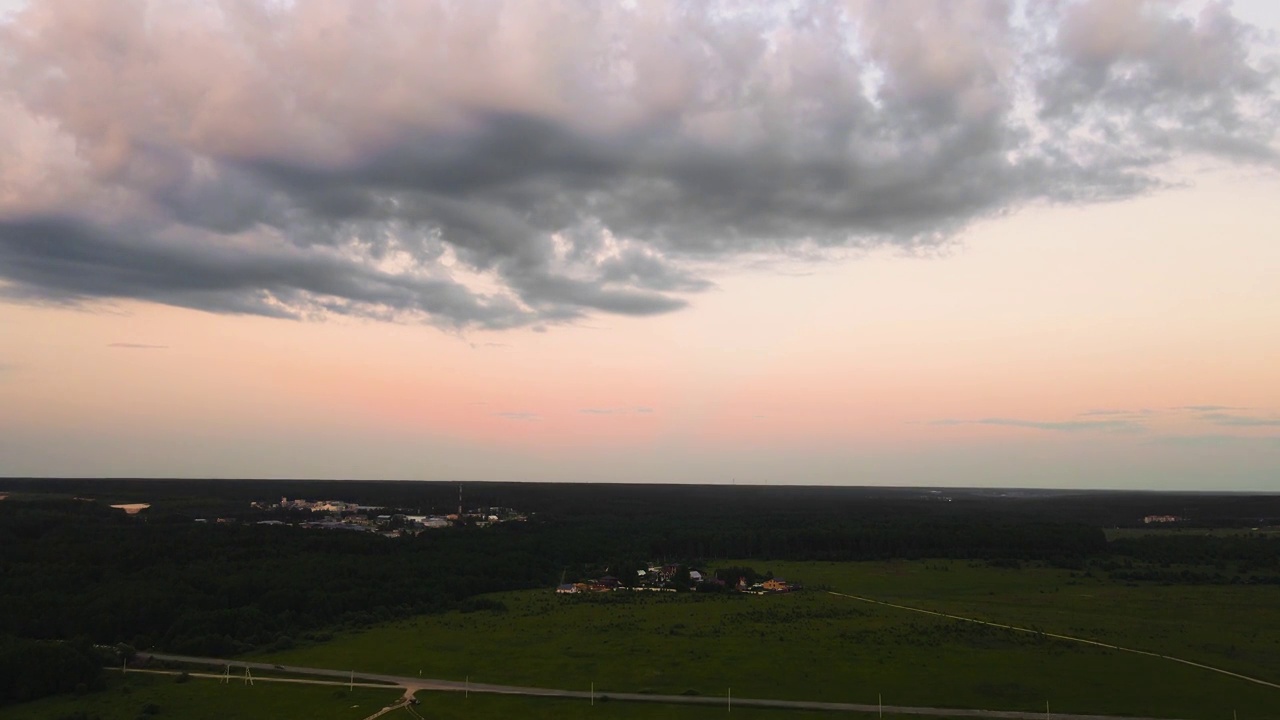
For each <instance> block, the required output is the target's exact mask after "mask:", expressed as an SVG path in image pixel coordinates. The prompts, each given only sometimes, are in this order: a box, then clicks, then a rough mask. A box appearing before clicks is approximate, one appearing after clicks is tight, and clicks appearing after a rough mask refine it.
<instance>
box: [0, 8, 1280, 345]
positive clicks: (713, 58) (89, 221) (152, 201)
mask: <svg viewBox="0 0 1280 720" xmlns="http://www.w3.org/2000/svg"><path fill="white" fill-rule="evenodd" d="M1029 5H1030V7H1031V10H1030V11H1029V12H1030V14H1029V15H1025V16H1024V15H1023V14H1021V13H1020V11H1018V10H1016V9H1015V6H1014V4H1012V3H1009V2H1004V1H1002V0H990V1H987V0H954V1H948V2H944V1H942V0H938V1H936V2H934V1H922V2H917V3H896V2H895V3H879V2H870V3H864V2H850V3H847V4H842V3H836V2H818V3H806V4H803V5H801V6H799V7H798V8H797V7H793V6H792V5H791V4H782V3H779V4H773V5H768V4H766V5H752V6H750V9H743V8H744V7H746V6H741V5H739V4H736V3H715V2H708V3H689V4H676V5H671V6H658V5H647V4H643V3H641V4H639V6H638V7H637V8H634V9H628V8H623V7H621V4H614V3H603V4H589V3H587V4H584V3H575V2H563V3H560V2H553V1H550V0H548V1H547V2H536V3H535V2H505V3H504V2H493V3H462V2H448V1H446V0H439V1H437V2H404V3H396V2H387V3H378V4H369V3H364V2H354V0H353V1H352V2H349V3H343V2H331V3H295V4H280V3H264V4H261V5H259V4H255V3H254V2H238V3H230V2H228V3H171V2H166V3H159V2H156V3H148V2H143V1H141V0H138V1H136V2H123V3H122V2H117V1H115V0H110V1H108V0H92V1H90V0H85V2H77V3H60V2H33V3H32V5H31V7H30V8H29V9H28V10H25V11H23V12H21V13H19V14H18V15H17V16H16V19H14V20H13V21H12V22H11V24H9V25H8V26H4V27H0V46H2V47H4V48H5V50H4V51H3V53H0V137H2V138H4V139H0V292H2V293H3V294H4V296H6V297H8V298H11V299H17V300H28V301H41V302H71V303H75V302H86V301H98V300H108V299H115V298H133V299H141V300H147V301H153V302H160V303H166V304H171V305H179V306H184V307H192V308H199V309H203V310H208V311H213V312H227V313H253V314H259V315H268V316H276V317H289V318H300V317H324V316H326V315H329V314H350V315H360V316H367V317H376V318H387V319H392V318H397V319H398V318H416V319H421V320H423V321H426V322H431V323H433V324H436V325H439V326H442V327H450V328H471V327H479V328H493V329H502V328H511V327H520V326H531V327H544V326H545V325H547V324H554V323H559V322H568V321H573V320H575V319H578V318H582V317H584V316H588V315H592V314H596V313H616V314H625V315H654V314H660V313H666V312H671V311H674V310H678V309H680V308H681V307H684V306H685V304H686V303H687V296H688V295H689V294H692V293H697V292H700V291H704V290H706V289H708V288H710V287H711V286H712V280H711V279H710V278H711V277H713V276H714V272H715V268H716V266H717V265H718V264H721V263H723V262H725V261H729V260H733V259H734V258H737V257H745V256H747V255H753V256H754V255H758V254H761V253H764V254H770V253H801V252H803V253H814V252H817V253H821V252H823V251H824V250H825V249H828V248H841V247H875V246H878V245H884V244H895V245H900V246H906V247H917V246H928V245H933V244H936V243H939V242H942V241H944V240H945V239H946V238H947V237H949V236H950V235H951V234H953V233H954V232H955V231H956V230H958V229H959V228H962V227H964V226H965V225H966V224H967V223H970V222H972V221H973V220H974V219H976V218H980V217H985V216H990V215H992V214H998V213H1002V212H1007V211H1009V210H1011V209H1014V208H1017V207H1019V206H1021V205H1023V204H1025V203H1028V202H1033V201H1044V200H1048V201H1055V202H1092V201H1097V200H1105V199H1113V198H1123V197H1126V196H1130V195H1133V194H1135V193H1140V192H1143V191H1145V190H1147V189H1149V188H1152V187H1156V186H1159V185H1161V184H1162V183H1163V182H1164V181H1165V175H1164V168H1165V166H1166V165H1167V164H1168V163H1169V161H1171V160H1175V159H1178V158H1180V157H1183V156H1186V155H1188V154H1198V155H1201V156H1208V157H1214V158H1218V159H1221V160H1224V161H1228V162H1250V163H1257V164H1261V165H1263V166H1266V167H1272V168H1274V167H1275V165H1276V158H1277V155H1276V127H1278V126H1280V122H1278V120H1280V113H1278V108H1280V103H1278V102H1277V94H1276V89H1277V73H1276V69H1275V68H1276V65H1275V63H1274V61H1273V60H1272V58H1271V56H1270V55H1269V53H1271V48H1269V47H1267V46H1265V45H1264V44H1263V39H1262V37H1261V35H1260V34H1259V33H1258V32H1256V31H1255V30H1254V29H1253V28H1251V27H1249V26H1247V25H1244V24H1242V23H1241V22H1239V21H1238V20H1236V19H1235V18H1234V17H1232V15H1231V13H1230V11H1229V8H1228V7H1227V6H1226V5H1222V4H1217V3H1210V4H1208V5H1207V6H1205V7H1204V9H1202V10H1196V11H1194V12H1191V11H1179V10H1177V9H1176V7H1174V6H1171V5H1170V4H1168V3H1161V2H1141V1H1140V0H1087V1H1084V2H1064V3H1052V4H1050V3H1030V4H1029ZM72 20H74V22H73V21H72Z"/></svg>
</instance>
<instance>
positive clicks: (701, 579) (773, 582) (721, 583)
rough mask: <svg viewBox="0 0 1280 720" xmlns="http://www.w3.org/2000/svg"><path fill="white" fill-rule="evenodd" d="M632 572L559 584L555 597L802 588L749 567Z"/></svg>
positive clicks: (681, 567)
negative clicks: (631, 575)
mask: <svg viewBox="0 0 1280 720" xmlns="http://www.w3.org/2000/svg"><path fill="white" fill-rule="evenodd" d="M635 573H636V574H635V577H634V579H631V581H630V582H627V581H626V580H625V579H621V578H617V577H614V576H612V575H604V576H601V577H599V578H593V579H589V580H583V581H581V582H574V583H565V582H562V583H560V584H559V585H558V586H557V587H556V594H557V595H576V594H579V593H607V592H619V591H621V592H627V591H631V592H681V591H691V592H717V593H724V592H737V593H744V594H748V595H767V594H772V593H787V592H795V591H797V590H801V589H802V587H801V585H800V584H799V583H789V582H787V581H786V580H783V579H782V578H776V577H773V575H772V573H766V574H765V575H756V573H755V572H754V571H753V570H751V569H750V568H727V569H725V570H720V571H717V572H716V573H704V572H702V571H700V570H697V569H694V568H691V567H686V566H684V565H679V564H665V565H653V566H650V567H649V568H648V569H645V570H636V571H635ZM735 577H736V580H735V579H734V578H735Z"/></svg>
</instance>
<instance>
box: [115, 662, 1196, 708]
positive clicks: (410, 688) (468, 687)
mask: <svg viewBox="0 0 1280 720" xmlns="http://www.w3.org/2000/svg"><path fill="white" fill-rule="evenodd" d="M138 657H140V658H144V659H146V658H153V659H155V660H162V661H167V662H180V663H188V664H193V665H216V666H223V665H230V666H231V667H232V668H244V667H247V668H249V669H250V670H277V671H284V672H289V673H294V674H297V675H318V676H322V677H336V678H346V679H347V680H348V681H350V680H351V679H352V678H354V679H356V680H362V681H366V682H368V681H372V682H381V683H389V684H391V685H394V686H396V687H400V688H404V691H405V695H406V696H409V695H412V694H413V693H415V692H418V691H420V690H436V691H446V692H463V691H467V692H474V693H490V694H497V695H524V696H528V697H548V698H568V699H578V700H589V699H591V698H593V697H594V698H595V699H598V700H603V699H605V698H608V699H610V700H623V701H627V702H647V703H665V704H680V705H714V706H717V707H720V706H726V707H727V705H728V703H729V699H728V698H727V697H709V696H701V695H648V694H640V693H618V692H603V691H601V692H594V693H592V692H583V691H581V690H557V689H554V688H537V687H520V686H516V685H493V684H488V683H473V682H458V681H457V680H437V679H433V678H417V677H405V676H401V675H383V674H379V673H367V672H360V671H355V672H352V671H351V670H332V669H328V668H311V667H299V666H295V665H276V664H272V663H262V662H250V661H245V660H228V659H225V658H207V657H193V656H190V655H169V654H166V653H143V652H140V653H138ZM733 705H734V706H737V707H756V708H774V709H780V710H826V711H832V712H857V713H878V712H881V711H883V712H887V713H894V714H898V715H922V716H929V717H948V718H960V717H974V718H1004V719H1006V720H1171V719H1170V718H1147V717H1132V716H1117V715H1072V714H1066V713H1052V714H1049V713H1044V712H1038V711H1037V712H1023V711H1019V710H977V709H972V708H936V707H906V706H902V705H885V706H883V707H881V706H879V705H868V704H859V703H837V702H815V701H808V700H768V699H763V698H737V697H735V698H733Z"/></svg>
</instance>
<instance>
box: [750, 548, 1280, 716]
mask: <svg viewBox="0 0 1280 720" xmlns="http://www.w3.org/2000/svg"><path fill="white" fill-rule="evenodd" d="M771 569H772V570H774V571H775V572H777V573H778V574H780V575H783V576H784V577H785V576H788V575H789V576H795V577H800V578H801V579H803V580H804V581H805V582H807V583H809V584H811V585H814V584H822V585H829V586H831V588H832V589H834V590H838V591H841V592H847V593H851V594H857V595H863V596H869V597H873V598H876V599H879V600H887V601H890V602H896V603H901V604H903V605H912V606H919V607H923V608H926V609H929V610H937V611H942V612H948V613H951V614H955V615H962V616H965V617H976V618H979V619H983V620H989V621H993V622H1001V623H1006V624H1010V625H1022V626H1035V627H1037V628H1040V629H1043V630H1046V631H1049V632H1056V633H1062V634H1066V635H1075V636H1081V637H1087V638H1091V639H1096V640H1102V641H1105V642H1110V643H1113V644H1115V645H1122V646H1125V647H1133V648H1137V649H1141V650H1149V651H1152V652H1160V653H1165V654H1169V655H1175V656H1177V657H1182V658H1186V659H1188V660H1194V661H1197V662H1203V663H1206V664H1209V665H1214V666H1216V667H1222V668H1225V669H1228V670H1232V671H1235V672H1240V673H1243V674H1246V675H1252V676H1254V677H1260V678H1262V679H1264V680H1269V681H1271V682H1275V683H1280V609H1277V608H1280V587H1277V586H1274V585H1262V586H1247V585H1199V586H1176V585H1157V584H1145V583H1144V584H1125V583H1116V582H1111V581H1108V580H1105V579H1102V578H1095V577H1084V576H1083V575H1082V573H1072V572H1069V571H1065V570H1057V569H1047V568H1028V569H1023V570H1008V569H1000V568H991V567H985V566H978V565H971V564H969V563H963V562H940V561H931V562H924V563H909V562H894V563H775V564H774V567H772V568H771ZM1278 692H1280V691H1278Z"/></svg>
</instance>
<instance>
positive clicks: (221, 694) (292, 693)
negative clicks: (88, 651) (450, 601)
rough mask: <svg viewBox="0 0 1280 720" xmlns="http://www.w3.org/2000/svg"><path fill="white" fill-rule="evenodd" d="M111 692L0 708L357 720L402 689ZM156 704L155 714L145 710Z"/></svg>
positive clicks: (215, 686) (154, 681) (23, 716)
mask: <svg viewBox="0 0 1280 720" xmlns="http://www.w3.org/2000/svg"><path fill="white" fill-rule="evenodd" d="M108 680H109V686H108V688H107V689H106V690H103V691H101V692H95V693H88V694H86V695H83V696H73V695H61V696H58V697H52V698H45V699H43V700H37V701H35V702H30V703H24V704H22V705H14V706H10V707H4V708H0V717H3V718H5V720H61V719H62V718H69V717H77V716H76V715H75V713H77V712H83V713H85V715H84V716H83V717H85V718H95V717H96V718H100V720H137V719H139V718H152V717H154V718H156V719H157V720H160V719H162V718H181V719H182V720H225V719H228V718H235V719H236V720H281V719H282V718H334V719H335V720H342V719H349V720H358V719H359V718H365V717H368V716H369V715H372V714H373V713H374V712H375V711H377V710H378V709H379V708H383V707H386V706H387V705H389V704H391V703H392V702H394V701H395V699H396V698H398V697H399V696H400V692H401V691H400V690H375V689H372V688H369V689H361V688H356V689H355V690H354V691H352V692H347V691H346V690H345V689H338V688H333V687H324V686H319V685H312V686H303V685H290V684H286V683H267V682H259V683H255V684H254V685H244V684H242V683H239V682H237V683H232V684H231V685H223V684H220V683H219V682H218V681H216V680H207V679H202V678H192V679H191V680H190V681H188V682H185V683H176V682H174V680H173V678H170V677H162V676H144V675H129V676H128V677H127V678H123V679H122V678H120V677H119V676H115V675H113V676H110V677H109V678H108ZM148 705H154V706H155V709H156V710H157V712H156V713H155V714H145V713H144V708H147V706H148Z"/></svg>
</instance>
